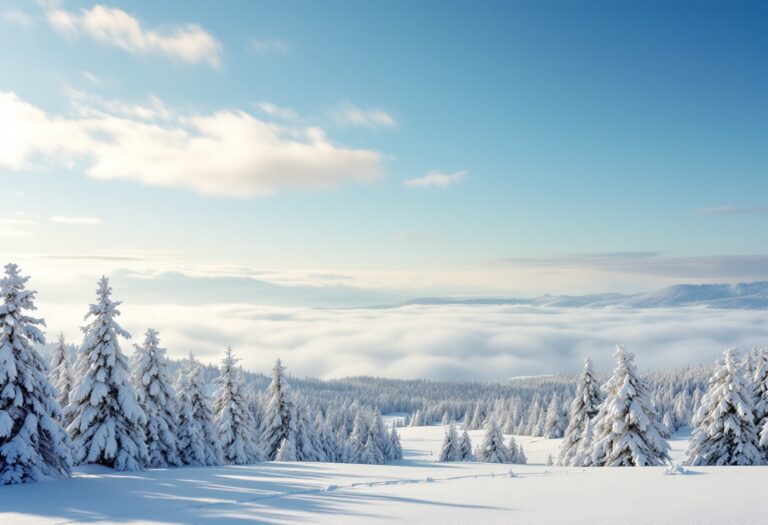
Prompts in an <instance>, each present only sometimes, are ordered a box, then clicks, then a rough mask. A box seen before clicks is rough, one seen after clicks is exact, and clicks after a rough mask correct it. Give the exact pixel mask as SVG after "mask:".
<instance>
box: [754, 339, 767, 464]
mask: <svg viewBox="0 0 768 525" xmlns="http://www.w3.org/2000/svg"><path fill="white" fill-rule="evenodd" d="M755 353H756V356H755V358H754V366H755V375H754V378H753V385H754V386H753V390H752V392H753V394H752V397H753V399H754V405H755V409H754V414H755V425H756V427H757V430H758V431H759V432H760V441H759V445H760V453H761V454H762V457H763V463H767V462H768V434H767V433H766V432H768V431H766V430H765V428H766V426H768V349H766V348H763V349H761V350H759V351H755ZM764 435H765V439H764V438H763V436H764Z"/></svg>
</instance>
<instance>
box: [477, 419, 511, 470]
mask: <svg viewBox="0 0 768 525" xmlns="http://www.w3.org/2000/svg"><path fill="white" fill-rule="evenodd" d="M477 460H478V461H482V462H485V463H506V461H507V447H506V445H504V436H503V435H502V433H501V429H499V425H497V424H496V422H495V421H490V422H489V423H488V424H487V425H486V430H485V438H484V439H483V442H482V444H481V445H480V449H479V450H478V451H477Z"/></svg>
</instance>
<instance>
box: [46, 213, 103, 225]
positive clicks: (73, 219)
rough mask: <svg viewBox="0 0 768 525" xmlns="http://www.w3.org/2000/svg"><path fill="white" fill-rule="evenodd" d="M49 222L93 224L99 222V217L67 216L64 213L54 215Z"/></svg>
mask: <svg viewBox="0 0 768 525" xmlns="http://www.w3.org/2000/svg"><path fill="white" fill-rule="evenodd" d="M51 222H55V223H58V224H79V225H84V226H95V225H98V224H101V219H99V218H98V217H68V216H65V215H54V216H53V217H51Z"/></svg>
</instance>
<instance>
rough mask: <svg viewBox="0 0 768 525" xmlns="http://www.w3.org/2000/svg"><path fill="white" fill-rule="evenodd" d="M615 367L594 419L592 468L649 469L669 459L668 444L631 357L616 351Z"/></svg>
mask: <svg viewBox="0 0 768 525" xmlns="http://www.w3.org/2000/svg"><path fill="white" fill-rule="evenodd" d="M615 356H616V368H615V369H614V371H613V375H612V376H611V378H610V380H608V382H607V383H606V385H605V396H606V398H605V401H604V402H603V404H602V405H600V410H599V411H598V413H597V415H596V416H595V436H594V441H593V443H592V448H591V450H590V456H591V463H592V464H593V465H594V466H600V467H602V466H609V467H621V466H637V467H642V466H653V465H660V464H662V463H663V462H665V461H668V460H669V444H667V442H666V440H665V439H664V438H663V437H662V433H663V430H662V428H661V421H660V418H659V415H658V414H657V412H656V409H655V408H654V407H653V404H652V403H651V397H650V393H649V389H648V384H647V383H646V381H645V380H644V379H643V378H642V377H640V375H639V374H638V372H637V368H636V366H635V363H634V362H633V360H634V356H633V355H632V354H630V353H628V352H627V351H625V350H624V347H623V346H618V347H617V348H616V353H615Z"/></svg>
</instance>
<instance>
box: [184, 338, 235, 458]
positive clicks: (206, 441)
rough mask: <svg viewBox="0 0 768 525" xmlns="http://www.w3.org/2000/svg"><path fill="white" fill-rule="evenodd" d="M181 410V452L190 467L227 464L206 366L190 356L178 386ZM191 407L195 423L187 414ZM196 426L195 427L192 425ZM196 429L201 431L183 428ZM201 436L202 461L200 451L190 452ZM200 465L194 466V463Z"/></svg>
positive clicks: (199, 444)
mask: <svg viewBox="0 0 768 525" xmlns="http://www.w3.org/2000/svg"><path fill="white" fill-rule="evenodd" d="M174 387H175V390H176V397H177V402H178V406H179V407H180V408H179V410H178V411H179V417H180V418H181V421H180V435H179V439H180V441H182V443H181V444H180V447H179V448H180V452H181V454H182V456H183V457H185V458H186V459H185V460H184V462H185V463H186V464H189V465H191V464H200V465H209V466H210V465H221V464H223V463H224V453H223V452H222V450H221V441H220V440H219V432H218V429H217V428H216V425H215V423H214V420H213V409H212V408H211V400H210V398H209V397H208V392H207V390H206V388H205V382H204V380H203V367H202V366H201V365H200V362H199V361H198V360H197V359H195V356H194V355H193V354H192V353H190V354H189V356H188V357H187V359H186V360H185V361H184V363H183V364H182V367H181V370H180V371H179V376H178V378H177V379H176V383H175V385H174ZM186 405H189V407H190V409H191V422H189V416H188V415H187V414H186V409H185V408H184V406H186ZM192 423H194V425H192ZM190 425H191V426H196V427H197V428H196V429H195V428H186V429H185V428H182V427H183V426H190ZM197 435H199V441H198V442H197V446H199V447H200V448H201V449H202V459H200V457H199V455H198V454H199V452H198V451H197V450H196V447H194V448H195V450H192V449H187V446H193V445H192V444H191V443H192V440H193V439H194V436H197ZM193 461H194V462H197V461H199V463H192V462H193Z"/></svg>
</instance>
